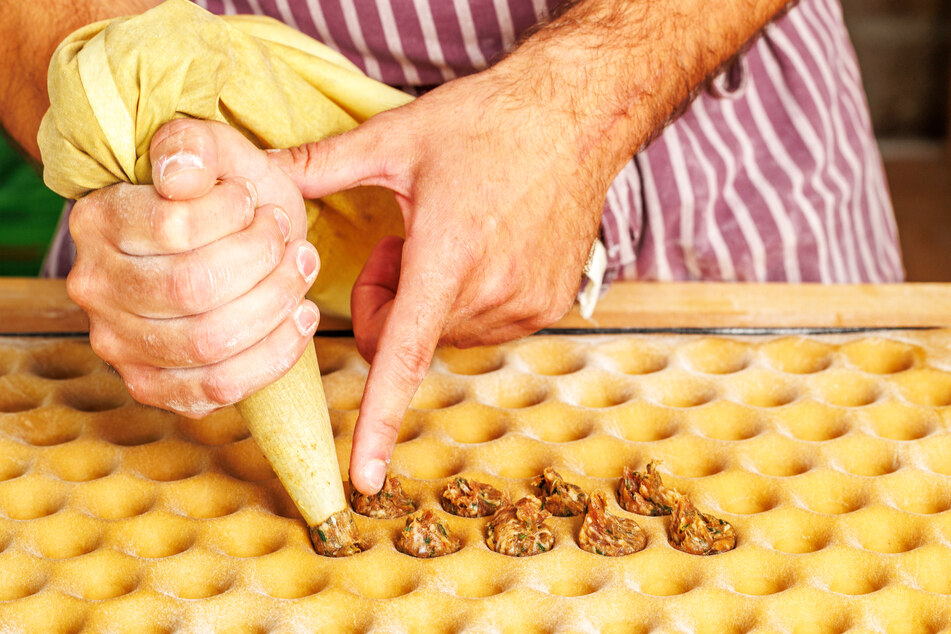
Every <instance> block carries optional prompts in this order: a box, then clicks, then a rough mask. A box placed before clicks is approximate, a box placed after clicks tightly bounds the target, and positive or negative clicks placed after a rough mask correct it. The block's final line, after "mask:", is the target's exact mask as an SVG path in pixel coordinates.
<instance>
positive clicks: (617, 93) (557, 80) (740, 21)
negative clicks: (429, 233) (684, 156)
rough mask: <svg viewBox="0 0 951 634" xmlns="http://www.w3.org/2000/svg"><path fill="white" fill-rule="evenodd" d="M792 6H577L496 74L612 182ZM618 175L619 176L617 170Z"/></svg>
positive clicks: (728, 1)
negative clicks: (571, 137) (557, 124)
mask: <svg viewBox="0 0 951 634" xmlns="http://www.w3.org/2000/svg"><path fill="white" fill-rule="evenodd" d="M789 4H791V2H790V0H650V1H648V0H579V1H577V2H575V3H574V4H573V5H572V6H571V7H570V8H569V9H568V10H567V11H565V12H564V13H563V14H562V15H560V16H559V17H557V18H555V19H554V20H552V21H551V22H550V23H549V24H547V25H545V26H543V27H542V28H540V29H539V30H538V31H536V32H535V33H534V34H533V35H532V36H531V37H529V38H528V39H527V40H526V41H525V42H524V43H523V44H522V45H521V46H520V47H519V48H518V49H516V51H515V52H514V53H513V54H512V55H510V56H509V57H508V58H506V59H505V60H503V61H502V62H500V63H499V64H498V65H497V66H496V67H495V68H494V69H493V71H494V72H497V73H499V74H500V75H501V76H503V77H509V78H510V79H511V80H512V85H513V86H514V85H517V84H518V83H521V86H522V88H521V89H520V90H518V91H516V94H519V95H521V96H522V98H524V99H525V100H526V102H527V101H529V100H535V102H536V103H540V104H545V105H544V106H543V108H544V109H545V110H546V111H547V116H554V117H556V118H558V117H560V118H562V119H563V121H562V124H563V126H562V129H563V130H565V131H566V132H568V133H571V132H574V133H575V134H576V135H577V137H578V138H577V139H576V142H575V144H574V151H575V152H576V157H575V158H577V160H578V161H579V163H582V164H588V167H589V168H591V169H593V170H595V171H596V172H598V173H599V174H604V173H608V174H610V175H611V176H613V175H614V174H615V173H616V171H617V170H618V169H620V167H621V166H622V165H623V164H624V163H625V162H626V161H628V160H629V159H630V157H631V156H633V155H634V153H636V152H637V151H638V150H639V149H641V148H642V147H643V146H644V145H645V144H646V143H647V142H648V141H649V140H650V139H651V138H652V137H653V136H654V135H655V134H656V133H657V132H658V131H659V130H660V129H661V128H662V127H663V126H664V124H665V123H666V122H667V121H669V120H670V118H671V117H672V116H673V115H674V113H675V112H676V111H677V110H678V108H679V107H680V106H681V105H682V104H683V103H684V102H685V101H686V100H688V99H689V97H690V95H691V94H692V93H693V92H694V91H695V89H696V88H697V87H698V86H699V85H700V84H702V83H703V82H704V81H705V80H706V79H707V78H708V77H709V76H710V75H711V74H712V73H713V72H715V71H716V70H717V69H718V68H719V67H721V66H722V65H723V64H724V63H725V62H727V61H728V60H729V59H730V58H732V57H733V56H734V55H735V54H736V53H737V52H738V51H740V50H741V49H742V48H743V46H744V45H745V44H746V43H747V42H749V41H750V40H751V39H753V38H754V37H755V36H756V34H757V33H758V32H759V31H760V30H761V29H762V28H763V27H764V26H765V25H766V24H767V23H768V22H769V21H770V20H771V19H773V18H774V16H776V15H777V14H778V13H779V12H781V11H782V10H783V9H784V8H785V7H786V6H787V5H789ZM612 170H613V171H612Z"/></svg>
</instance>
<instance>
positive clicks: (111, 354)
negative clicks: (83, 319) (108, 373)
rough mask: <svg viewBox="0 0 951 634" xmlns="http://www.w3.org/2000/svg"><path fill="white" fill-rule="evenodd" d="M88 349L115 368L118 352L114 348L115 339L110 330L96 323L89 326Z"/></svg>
mask: <svg viewBox="0 0 951 634" xmlns="http://www.w3.org/2000/svg"><path fill="white" fill-rule="evenodd" d="M89 347H90V348H92V350H93V352H95V353H96V356H98V357H99V358H100V359H102V360H103V361H105V362H106V363H108V364H109V365H112V366H115V361H116V360H117V359H118V357H119V355H118V350H117V347H116V338H115V336H114V335H113V333H112V330H111V329H109V328H108V327H106V326H105V325H103V324H101V323H99V322H98V321H97V322H95V323H92V324H90V327H89Z"/></svg>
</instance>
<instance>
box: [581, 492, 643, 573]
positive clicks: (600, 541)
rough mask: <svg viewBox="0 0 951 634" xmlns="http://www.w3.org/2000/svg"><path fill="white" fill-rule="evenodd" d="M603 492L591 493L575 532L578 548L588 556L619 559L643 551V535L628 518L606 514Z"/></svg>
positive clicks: (639, 528) (638, 527) (635, 523)
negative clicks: (576, 532) (591, 554)
mask: <svg viewBox="0 0 951 634" xmlns="http://www.w3.org/2000/svg"><path fill="white" fill-rule="evenodd" d="M606 503H607V502H606V500H605V497H604V493H602V492H601V491H595V492H594V493H592V494H591V501H590V502H589V503H588V512H587V513H586V514H585V516H584V521H583V522H582V523H581V531H580V532H579V533H578V546H580V547H581V549H582V550H587V551H588V552H589V553H597V554H598V555H606V556H608V557H620V556H622V555H630V554H632V553H636V552H638V551H639V550H643V549H644V546H646V545H647V535H646V534H644V531H643V529H641V527H640V526H638V525H637V522H635V521H634V520H632V519H628V518H626V517H618V516H617V515H611V514H610V513H608V512H607V508H606V506H605V505H606Z"/></svg>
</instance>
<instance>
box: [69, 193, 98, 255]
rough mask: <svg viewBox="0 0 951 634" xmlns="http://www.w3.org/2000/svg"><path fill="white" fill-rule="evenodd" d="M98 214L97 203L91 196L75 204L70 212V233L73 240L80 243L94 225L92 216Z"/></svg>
mask: <svg viewBox="0 0 951 634" xmlns="http://www.w3.org/2000/svg"><path fill="white" fill-rule="evenodd" d="M94 215H96V210H95V203H94V202H92V201H91V200H90V199H89V197H88V196H87V197H86V198H83V199H82V200H79V201H77V202H76V204H75V205H73V208H72V209H71V210H70V212H69V233H70V235H71V236H72V237H73V242H77V243H80V242H82V241H83V238H84V237H85V236H86V234H87V233H88V232H89V230H90V228H91V227H92V226H93V225H94V222H93V220H92V218H91V217H92V216H94Z"/></svg>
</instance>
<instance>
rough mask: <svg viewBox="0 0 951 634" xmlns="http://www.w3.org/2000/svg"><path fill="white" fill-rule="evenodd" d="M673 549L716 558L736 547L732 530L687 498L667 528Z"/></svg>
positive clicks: (680, 503)
mask: <svg viewBox="0 0 951 634" xmlns="http://www.w3.org/2000/svg"><path fill="white" fill-rule="evenodd" d="M667 537H668V539H669V540H670V545H671V546H673V547H674V548H676V549H677V550H682V551H683V552H685V553H688V554H690V555H716V554H719V553H725V552H726V551H728V550H733V549H734V548H735V547H736V531H734V530H733V526H732V525H731V524H730V523H728V522H725V521H723V520H721V519H719V518H717V517H713V516H712V515H707V514H706V513H701V512H700V511H698V510H697V507H695V506H694V505H693V503H692V502H690V500H688V499H687V498H686V497H681V498H680V499H679V500H678V501H677V503H676V504H675V505H674V512H673V515H671V517H670V523H669V524H668V525H667Z"/></svg>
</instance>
